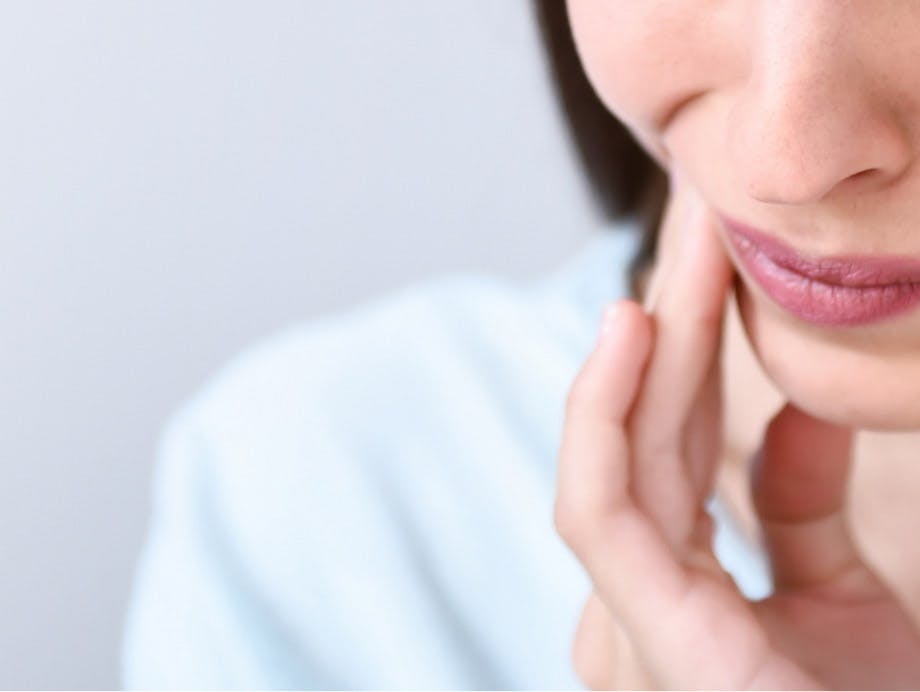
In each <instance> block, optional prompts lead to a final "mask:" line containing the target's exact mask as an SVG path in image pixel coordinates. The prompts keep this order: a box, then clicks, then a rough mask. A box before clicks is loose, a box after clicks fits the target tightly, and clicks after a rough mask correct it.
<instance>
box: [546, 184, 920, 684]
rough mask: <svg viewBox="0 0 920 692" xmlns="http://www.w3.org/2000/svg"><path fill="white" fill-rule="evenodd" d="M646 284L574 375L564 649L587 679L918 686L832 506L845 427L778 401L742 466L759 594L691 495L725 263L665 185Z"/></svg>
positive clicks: (841, 486) (839, 499) (907, 638)
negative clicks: (574, 577)
mask: <svg viewBox="0 0 920 692" xmlns="http://www.w3.org/2000/svg"><path fill="white" fill-rule="evenodd" d="M673 189H674V193H673V194H672V199H671V202H670V204H669V209H668V213H667V215H666V217H665V221H664V225H663V227H662V238H661V247H662V256H661V257H660V258H659V262H658V265H657V269H656V275H655V276H654V277H653V279H652V287H651V289H650V292H651V293H652V294H653V295H654V296H657V298H653V301H652V303H654V316H651V315H649V314H646V312H645V311H643V309H642V308H641V307H640V306H639V305H637V304H636V303H635V302H633V301H628V300H624V301H619V302H618V303H616V304H615V305H614V306H612V307H613V309H612V311H611V312H610V314H608V315H607V318H606V320H605V322H604V327H603V328H602V333H601V334H600V336H599V340H598V344H597V346H596V348H595V350H594V352H593V353H592V354H591V355H590V356H589V357H588V359H587V361H586V362H585V364H584V366H583V367H582V369H581V371H580V372H579V374H578V376H577V377H576V378H575V381H574V383H573V385H572V388H571V391H570V392H569V397H568V401H567V405H566V420H565V427H564V431H563V440H562V447H561V450H560V458H559V475H558V487H557V496H556V506H555V511H554V520H555V524H556V528H557V530H558V532H559V533H560V535H561V536H562V537H563V539H564V540H565V541H566V542H567V544H568V545H569V547H570V548H571V549H572V551H573V552H574V553H575V555H576V556H577V557H578V559H579V561H580V562H581V563H582V564H583V565H584V567H585V569H586V570H587V572H588V574H589V576H590V578H591V581H592V584H593V587H594V591H593V593H592V594H591V596H590V597H589V599H588V602H587V603H586V606H585V610H584V613H583V617H582V622H581V625H580V627H579V632H578V634H577V635H576V642H575V649H574V652H573V656H574V659H575V665H576V669H577V671H578V673H579V676H580V677H581V678H582V681H583V682H585V683H586V684H587V685H589V686H591V687H596V688H616V687H619V688H621V689H622V688H630V689H635V688H645V687H652V688H656V687H657V688H665V689H669V688H671V689H673V688H680V689H693V688H709V689H815V688H820V687H830V688H835V689H844V688H863V689H867V688H879V687H881V688H888V689H894V688H905V687H907V688H911V687H913V688H916V687H918V686H920V636H918V633H917V630H916V629H915V627H914V625H913V623H912V622H911V621H910V619H909V618H908V616H907V615H906V613H905V612H904V610H903V609H902V607H901V605H900V604H899V603H898V601H897V599H896V598H895V597H894V596H893V594H892V593H891V592H890V590H888V589H887V588H886V587H885V585H884V584H883V583H882V582H881V580H879V578H878V577H877V576H876V575H875V574H874V573H873V571H872V570H871V569H870V567H869V566H867V565H866V563H865V562H864V561H863V559H862V558H861V556H860V555H859V553H858V551H857V549H856V546H855V545H854V542H853V540H852V537H851V535H850V532H849V530H848V527H847V523H846V518H845V502H846V485H847V476H848V471H849V466H850V451H851V443H852V432H851V431H850V430H847V429H844V428H839V427H836V426H833V425H830V424H828V423H825V422H823V421H820V420H818V419H815V418H813V417H811V416H809V415H807V414H806V413H804V412H803V411H800V410H799V409H797V408H796V407H794V406H793V405H791V404H789V405H787V406H786V407H785V408H784V409H783V410H782V411H781V412H780V413H779V414H778V415H777V416H776V417H775V418H774V419H773V421H772V422H771V423H770V425H769V427H768V429H767V431H766V433H765V436H764V440H763V444H762V447H761V450H760V452H759V453H758V455H757V458H756V463H755V465H754V473H753V474H752V491H753V499H754V505H755V508H756V511H757V514H758V517H759V521H760V523H761V529H762V533H763V535H764V537H765V544H766V548H767V552H768V555H769V558H770V563H771V570H772V573H773V579H774V593H773V594H772V595H771V596H770V597H769V598H767V599H765V600H763V601H759V602H756V603H751V602H749V601H747V600H746V599H745V598H744V596H743V595H742V594H741V593H740V591H739V590H738V589H737V587H736V586H735V584H734V582H733V581H732V579H731V577H730V576H729V575H728V574H727V573H726V572H725V571H724V570H723V569H722V568H721V566H720V565H719V563H718V561H717V559H716V557H715V555H714V553H713V550H712V531H713V524H712V520H711V518H710V517H709V515H708V514H707V513H706V511H705V509H704V504H705V501H706V499H707V498H708V496H709V495H710V493H711V492H712V486H713V480H714V476H715V471H716V466H717V464H718V462H719V459H720V456H721V455H720V452H721V435H722V430H721V411H720V392H719V345H720V340H721V322H722V316H723V314H724V307H725V303H726V298H727V293H728V289H729V286H730V283H731V278H732V271H731V265H730V263H729V261H728V259H727V257H726V256H725V254H724V251H723V249H722V246H721V242H720V240H719V238H718V235H717V232H716V230H715V225H714V223H713V220H712V218H711V217H710V215H709V213H708V211H707V209H706V206H705V203H704V202H703V201H702V200H701V199H700V198H699V197H698V195H697V194H696V193H695V191H693V190H691V189H690V188H689V186H688V185H687V184H685V183H680V182H678V183H677V185H676V186H675V187H674V188H673Z"/></svg>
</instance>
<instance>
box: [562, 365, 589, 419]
mask: <svg viewBox="0 0 920 692" xmlns="http://www.w3.org/2000/svg"><path fill="white" fill-rule="evenodd" d="M589 406H590V393H589V392H588V391H587V388H586V387H585V386H584V374H583V373H579V374H578V375H576V376H575V379H574V381H573V382H572V386H571V387H570V388H569V392H568V394H567V395H566V398H565V415H566V417H567V418H571V417H574V416H578V415H581V414H583V412H584V411H586V410H587V409H588V408H589Z"/></svg>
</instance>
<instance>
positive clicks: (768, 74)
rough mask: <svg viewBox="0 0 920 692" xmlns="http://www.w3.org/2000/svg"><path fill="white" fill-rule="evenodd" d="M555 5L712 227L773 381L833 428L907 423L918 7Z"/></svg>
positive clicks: (915, 238) (649, 2) (916, 183)
mask: <svg viewBox="0 0 920 692" xmlns="http://www.w3.org/2000/svg"><path fill="white" fill-rule="evenodd" d="M568 9H569V15H570V18H571V23H572V28H573V32H574V35H575V40H576V43H577V46H578V50H579V53H580V55H581V58H582V61H583V63H584V66H585V69H586V71H587V73H588V76H589V78H590V79H591V82H592V83H593V85H594V87H595V89H596V90H597V92H598V94H599V95H600V97H601V98H602V99H603V101H604V102H605V103H606V105H607V107H608V108H609V109H610V110H611V111H612V112H614V113H615V114H616V115H617V116H618V117H619V118H620V119H621V120H622V121H623V122H624V123H626V125H627V126H628V127H629V128H630V129H631V130H632V132H633V133H634V134H635V136H636V137H637V138H638V139H639V141H640V142H642V143H643V145H644V146H645V147H646V149H647V150H648V151H649V152H650V153H652V154H653V155H654V156H655V157H656V158H657V159H658V160H659V161H660V162H661V163H662V165H664V166H665V167H666V168H668V169H675V168H676V169H678V170H679V171H680V172H681V174H682V176H683V177H684V178H685V179H686V180H687V181H688V182H689V183H690V184H692V185H693V186H694V187H696V189H697V190H698V191H699V193H700V194H701V195H702V196H703V198H704V199H705V200H706V201H707V203H708V204H709V205H710V206H711V208H712V210H713V211H714V212H715V213H716V215H717V216H718V217H719V218H721V219H722V223H721V224H720V233H721V234H722V237H723V241H724V242H725V246H726V249H727V250H728V252H729V254H730V256H731V257H732V260H733V261H734V263H735V266H736V267H737V268H738V271H739V276H740V277H741V282H740V284H739V289H738V292H737V295H738V301H739V306H740V309H741V314H742V317H743V320H744V323H745V328H746V330H747V332H748V336H749V337H750V339H751V342H752V345H753V347H754V350H755V351H756V352H757V354H758V357H759V358H760V360H761V362H762V364H763V366H764V368H765V370H766V372H767V374H768V375H769V376H770V377H771V378H772V379H773V380H774V382H775V383H776V385H777V386H778V387H779V388H780V389H781V390H782V391H783V392H784V393H785V394H786V396H788V397H789V398H790V399H791V400H792V401H794V402H795V403H797V404H798V405H799V406H801V407H802V408H804V409H806V410H808V411H811V412H812V413H814V414H816V415H819V416H821V417H823V418H826V419H828V420H831V421H835V422H838V423H847V424H850V425H855V426H858V427H862V428H877V429H906V428H918V427H920V302H917V301H918V300H920V269H918V267H920V167H918V165H917V159H918V154H920V127H918V126H920V2H917V0H568ZM733 229H734V230H733ZM751 229H754V230H753V233H752V232H751ZM774 241H779V243H781V244H780V245H777V244H776V243H775V242H774Z"/></svg>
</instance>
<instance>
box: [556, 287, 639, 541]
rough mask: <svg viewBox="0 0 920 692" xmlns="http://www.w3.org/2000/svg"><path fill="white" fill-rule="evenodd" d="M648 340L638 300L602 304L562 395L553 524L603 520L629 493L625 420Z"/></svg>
mask: <svg viewBox="0 0 920 692" xmlns="http://www.w3.org/2000/svg"><path fill="white" fill-rule="evenodd" d="M651 344H652V326H651V322H650V320H649V319H648V316H647V315H646V314H645V313H644V312H643V311H642V309H641V308H640V307H639V305H637V304H636V303H635V302H633V301H628V300H622V301H618V302H616V303H613V304H611V305H610V306H608V307H607V309H606V310H605V313H604V317H603V323H602V326H601V330H600V333H599V335H598V342H597V344H596V346H595V348H594V351H593V352H592V353H591V354H590V355H589V356H588V358H587V360H586V361H585V363H584V365H583V366H582V368H581V370H580V371H579V373H578V374H577V375H576V377H575V379H574V381H573V383H572V386H571V389H570V391H569V394H568V399H567V400H566V415H565V423H564V425H563V430H562V445H561V449H560V455H559V469H558V478H557V493H556V506H555V510H554V515H555V518H556V526H557V529H559V528H560V523H561V524H563V528H564V527H565V526H567V525H568V524H569V523H576V524H578V525H579V526H580V525H581V524H583V523H584V524H587V525H591V524H592V523H593V522H596V521H603V520H604V519H605V518H606V515H607V513H609V512H610V511H612V510H615V509H616V508H618V507H620V506H622V505H623V503H624V502H625V501H626V500H627V499H628V497H627V496H628V473H629V469H628V461H629V448H628V444H627V440H626V435H625V430H624V421H625V419H626V416H627V414H628V412H629V410H630V408H631V406H632V404H633V400H634V399H635V396H636V392H637V391H638V389H639V382H640V379H641V377H642V372H643V369H644V367H645V363H646V361H647V360H648V356H649V353H650V351H651ZM560 532H561V531H560ZM563 537H564V536H563Z"/></svg>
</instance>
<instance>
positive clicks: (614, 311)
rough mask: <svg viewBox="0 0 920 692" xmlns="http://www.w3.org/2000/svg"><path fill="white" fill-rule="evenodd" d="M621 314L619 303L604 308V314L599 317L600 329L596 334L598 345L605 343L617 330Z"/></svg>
mask: <svg viewBox="0 0 920 692" xmlns="http://www.w3.org/2000/svg"><path fill="white" fill-rule="evenodd" d="M621 312H622V309H621V306H620V303H619V302H616V303H610V304H609V305H607V306H606V307H605V308H604V313H603V315H601V325H600V329H599V330H598V334H597V343H598V344H601V343H603V342H604V341H606V340H607V339H608V338H609V337H610V335H611V334H613V333H614V332H615V331H616V330H617V326H618V324H619V321H620V320H619V317H620V313H621Z"/></svg>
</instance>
